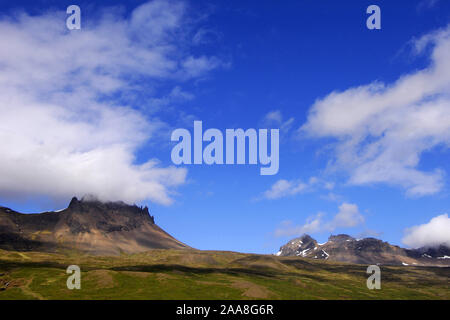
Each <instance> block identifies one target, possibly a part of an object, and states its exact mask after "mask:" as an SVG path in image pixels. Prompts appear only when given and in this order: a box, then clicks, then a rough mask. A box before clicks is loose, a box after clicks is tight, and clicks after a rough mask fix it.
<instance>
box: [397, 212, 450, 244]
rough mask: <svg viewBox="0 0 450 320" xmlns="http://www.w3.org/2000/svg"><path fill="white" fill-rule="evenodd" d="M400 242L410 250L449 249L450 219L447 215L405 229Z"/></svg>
mask: <svg viewBox="0 0 450 320" xmlns="http://www.w3.org/2000/svg"><path fill="white" fill-rule="evenodd" d="M402 242H403V243H404V244H406V245H407V246H409V247H411V248H419V247H436V246H439V245H441V244H444V245H446V246H448V247H450V218H449V217H448V214H442V215H440V216H437V217H434V218H432V219H431V220H430V221H429V222H428V223H425V224H421V225H418V226H414V227H411V228H408V229H406V231H405V236H404V238H403V239H402Z"/></svg>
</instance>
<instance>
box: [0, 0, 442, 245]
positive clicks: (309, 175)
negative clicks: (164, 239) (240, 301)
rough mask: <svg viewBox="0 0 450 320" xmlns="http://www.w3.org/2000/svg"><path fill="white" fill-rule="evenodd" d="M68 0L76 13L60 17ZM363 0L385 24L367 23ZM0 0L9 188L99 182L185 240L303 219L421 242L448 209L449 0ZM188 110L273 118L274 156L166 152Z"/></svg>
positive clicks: (253, 239)
mask: <svg viewBox="0 0 450 320" xmlns="http://www.w3.org/2000/svg"><path fill="white" fill-rule="evenodd" d="M70 4H77V5H79V6H80V8H81V12H82V28H81V30H77V31H70V32H68V31H67V30H64V28H65V17H66V16H67V15H66V14H65V13H64V11H65V8H66V7H67V6H68V5H70ZM371 4H377V5H379V6H380V8H381V17H382V22H381V23H382V29H381V30H368V29H367V28H366V19H367V17H368V15H367V14H366V13H365V11H366V8H367V7H368V6H369V5H371ZM136 8H138V9H136ZM0 11H1V15H0V21H1V23H0V41H3V42H4V44H2V47H3V49H2V50H1V52H0V68H2V71H1V72H2V73H3V75H4V78H2V79H0V84H6V85H7V86H8V90H6V89H4V90H3V91H0V98H1V96H2V95H3V99H2V100H1V101H0V103H2V104H3V108H4V109H3V110H2V112H7V111H8V117H9V118H7V119H9V120H10V121H8V123H10V124H14V126H11V127H8V126H7V125H6V124H3V127H2V126H1V125H0V129H3V133H4V134H3V135H0V138H1V139H3V145H4V148H3V150H2V153H3V159H0V160H1V161H0V163H3V169H4V171H2V175H1V176H2V177H3V178H1V177H0V180H3V181H0V203H1V204H2V205H4V206H10V207H12V208H14V209H16V210H18V211H21V210H22V211H25V212H36V211H44V210H56V209H60V208H61V206H64V205H66V204H67V203H68V202H69V201H70V197H71V195H78V196H82V195H83V193H85V192H86V193H99V194H100V195H99V196H100V197H103V198H104V197H108V196H111V197H112V199H113V200H117V199H124V200H125V201H128V202H136V203H139V204H147V205H149V207H150V211H151V212H152V214H154V215H155V218H156V222H157V223H158V224H159V225H160V226H161V227H163V228H164V229H165V230H166V231H168V232H169V233H171V234H172V235H174V236H175V237H176V238H178V239H179V240H181V241H183V242H185V243H187V244H189V245H190V246H192V247H195V248H199V249H217V250H233V251H241V252H256V253H273V252H276V251H277V250H278V248H279V247H280V246H281V245H282V244H284V243H285V242H286V241H287V240H289V239H290V238H293V237H295V236H297V235H300V234H301V233H303V232H308V233H310V234H311V235H312V236H313V237H315V238H316V239H318V240H319V242H324V241H325V240H326V239H327V238H328V236H329V235H330V233H333V234H336V233H349V234H351V235H354V236H376V237H379V238H381V239H383V240H385V241H389V242H391V243H394V244H398V245H410V246H415V245H419V244H427V241H428V240H427V239H429V238H427V232H428V233H430V230H434V229H432V227H430V226H432V223H431V222H432V219H433V218H436V217H441V218H439V219H442V221H443V222H444V223H447V224H446V226H448V218H447V220H445V219H444V217H443V215H444V214H445V213H447V212H448V211H449V206H450V197H449V189H448V183H449V180H448V173H449V172H450V165H449V162H448V159H449V155H450V152H449V149H448V146H449V143H450V121H449V119H448V115H449V114H450V112H449V111H450V107H449V106H450V104H449V102H450V100H449V96H450V89H449V88H450V82H449V81H448V79H449V78H450V68H448V63H447V62H446V61H450V52H449V50H448V49H449V48H450V45H449V43H450V41H449V38H450V37H449V36H448V34H449V31H448V30H450V29H448V25H449V23H450V3H448V2H447V1H443V0H441V1H431V0H428V1H426V0H420V1H419V0H418V1H382V0H377V1H362V0H360V1H331V0H323V1H320V2H318V1H283V2H279V1H240V2H237V1H235V2H232V3H228V2H225V1H216V2H211V1H191V2H188V1H171V2H161V1H159V2H158V1H157V2H150V4H149V5H146V4H145V1H128V2H120V1H101V2H100V1H97V2H95V1H89V2H85V1H79V2H77V3H73V2H72V1H70V2H69V1H21V0H18V1H15V2H14V3H13V4H12V3H5V2H4V1H3V2H2V3H1V4H0ZM105 14H108V15H109V18H105ZM140 17H141V18H142V19H141V18H140ZM161 17H162V18H161ZM47 23H48V24H47ZM59 23H60V24H61V26H60V25H59ZM60 27H61V28H60ZM53 28H54V29H53ZM74 32H75V33H74ZM28 36H29V37H30V38H28ZM8 37H9V38H8ZM79 43H81V44H80V45H78V44H79ZM119 47H120V48H119ZM41 48H44V49H45V50H41ZM124 48H125V49H126V50H125V49H124ZM58 52H62V54H61V55H59V54H58ZM146 52H151V53H152V56H151V57H150V56H147V55H146V54H145V53H146ZM64 53H67V56H69V58H67V57H66V56H64ZM11 56H14V57H16V58H13V57H11ZM447 58H448V59H447ZM66 59H67V60H66ZM2 62H3V64H2ZM71 63H73V65H74V67H73V68H69V67H67V64H71ZM11 79H12V80H11ZM399 79H402V80H399ZM97 84H99V85H98V87H97ZM21 90H26V91H21ZM23 92H27V94H28V92H29V97H27V99H26V100H25V98H22V97H21V94H20V93H23ZM332 92H335V93H334V94H332ZM15 94H17V97H19V96H20V97H21V98H20V99H23V101H22V100H20V99H19V98H17V99H16V96H15ZM330 94H331V95H330ZM17 101H19V102H17ZM14 103H17V107H16V108H14V106H13V104H14ZM49 105H52V106H54V108H53V107H50V106H49ZM123 106H125V107H124V108H123V109H121V108H120V107H123ZM29 108H30V109H29ZM355 119H356V120H355ZM194 120H201V121H203V126H204V128H205V129H206V128H218V129H220V130H222V131H223V132H224V131H225V129H228V128H243V129H247V128H255V129H259V128H281V134H280V169H279V172H278V174H277V175H273V176H261V175H260V174H259V166H254V165H253V166H252V165H228V166H225V165H224V166H219V165H213V166H207V165H198V166H195V165H190V166H181V167H173V164H172V162H171V158H170V153H171V148H172V147H173V146H174V144H173V143H171V142H170V134H171V131H172V130H173V129H175V128H179V127H181V128H186V129H189V130H191V131H192V127H193V121H194ZM30 123H33V124H32V125H30ZM36 123H37V124H36ZM35 126H36V127H35ZM18 128H20V129H21V130H22V131H21V132H20V134H19V133H18V132H17V134H16V132H15V131H14V130H19V129H18ZM28 128H31V129H29V130H28ZM8 130H9V131H8ZM23 131H24V132H23ZM0 132H2V131H1V130H0ZM5 132H6V133H8V132H9V133H11V132H12V136H8V135H7V134H6V133H5ZM8 137H9V138H8ZM19 138H20V139H19ZM15 139H17V140H15ZM11 141H13V142H11ZM16 149H17V150H16ZM11 150H12V151H11ZM36 153H38V154H39V155H42V157H41V156H39V157H37V156H36ZM0 157H2V156H0ZM35 157H36V158H35ZM86 159H91V160H92V162H89V161H87V160H86ZM111 159H119V160H114V161H111ZM150 159H157V160H154V161H153V160H152V162H151V163H150V164H148V161H149V160H150ZM80 163H82V164H80ZM86 163H88V164H86ZM89 163H93V164H92V165H90V164H89ZM144 163H147V164H148V165H150V167H151V169H148V168H147V167H145V166H144V167H139V165H142V164H144ZM135 165H137V167H136V166H135ZM124 177H125V178H124ZM105 190H106V191H105ZM434 221H435V222H436V221H437V220H434ZM439 221H441V220H439ZM446 221H447V222H446ZM418 225H424V226H423V228H418V229H416V231H411V230H409V231H405V229H406V228H410V227H413V226H418ZM440 226H441V229H442V228H443V227H442V226H443V224H440ZM438 227H439V226H438ZM447 231H448V229H447ZM405 232H406V234H407V235H409V238H408V239H409V240H407V241H406V242H407V243H406V244H405V243H402V239H403V238H404V236H405ZM414 232H416V233H414ZM422 233H425V240H423V236H422ZM431 233H436V232H431ZM442 233H450V232H446V231H445V229H444V231H443V232H442ZM428 237H431V236H428ZM442 237H444V238H439V239H437V240H436V239H433V240H432V241H431V240H429V241H431V242H433V241H441V242H445V241H449V240H448V238H445V237H446V236H445V235H443V236H442ZM447 237H448V236H447ZM411 239H413V240H411Z"/></svg>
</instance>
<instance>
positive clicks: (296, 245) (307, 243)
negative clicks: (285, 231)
mask: <svg viewBox="0 0 450 320" xmlns="http://www.w3.org/2000/svg"><path fill="white" fill-rule="evenodd" d="M317 246H318V244H317V241H316V240H314V239H313V238H311V237H310V236H309V235H307V234H304V235H302V236H301V237H299V238H295V239H293V240H291V241H289V242H288V243H287V244H285V245H284V246H282V247H281V248H280V251H279V252H278V254H277V255H282V256H290V255H295V256H305V255H306V253H307V252H309V251H311V250H313V249H314V248H316V247H317Z"/></svg>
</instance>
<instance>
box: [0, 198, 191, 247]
mask: <svg viewBox="0 0 450 320" xmlns="http://www.w3.org/2000/svg"><path fill="white" fill-rule="evenodd" d="M0 248H2V249H6V250H19V251H31V250H39V251H58V250H64V249H71V250H73V249H75V250H80V251H83V252H87V253H91V254H101V255H109V254H113V255H115V254H120V253H122V252H124V253H136V252H142V251H146V250H149V249H182V248H188V246H186V245H185V244H183V243H181V242H179V241H178V240H176V239H175V238H173V237H172V236H170V235H169V234H167V233H166V232H165V231H164V230H162V229H161V228H160V227H158V226H157V225H156V224H155V221H154V218H153V217H152V216H151V215H150V214H149V212H148V208H147V207H145V208H141V207H138V206H136V205H133V206H130V205H127V204H125V203H123V202H109V203H102V202H100V201H97V200H87V199H82V200H78V199H77V198H73V199H72V201H71V202H70V204H69V206H68V207H67V209H64V210H61V211H58V212H44V213H38V214H22V213H19V212H16V211H13V210H11V209H9V208H5V207H0Z"/></svg>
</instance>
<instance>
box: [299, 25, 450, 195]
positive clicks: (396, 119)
mask: <svg viewBox="0 0 450 320" xmlns="http://www.w3.org/2000/svg"><path fill="white" fill-rule="evenodd" d="M415 45H416V46H415V48H416V50H418V51H421V52H423V51H424V48H426V47H428V46H432V53H431V62H430V64H429V66H428V67H427V68H425V69H423V70H419V71H415V72H413V73H410V74H406V75H403V76H402V77H400V78H399V79H398V80H397V81H396V82H394V83H392V84H389V85H386V84H383V83H380V82H373V83H371V84H369V85H364V86H360V87H355V88H350V89H348V90H346V91H343V92H332V93H330V94H329V95H328V96H326V97H325V98H323V99H319V100H317V101H316V102H315V103H314V105H313V106H312V108H311V110H310V112H309V115H308V120H307V122H306V123H305V124H304V125H303V126H302V127H301V130H300V131H301V132H303V133H306V134H308V135H310V136H312V137H333V138H335V139H336V141H337V142H336V144H335V149H334V150H335V159H334V162H333V163H332V164H331V166H330V168H331V169H344V170H346V171H347V172H349V174H350V179H349V182H350V183H351V184H354V185H363V184H370V183H387V184H391V185H399V186H402V187H403V188H405V189H406V192H407V194H408V195H412V196H422V195H427V194H433V193H436V192H438V191H439V190H441V188H442V187H443V185H444V172H443V171H442V170H440V169H439V168H435V169H434V170H431V171H424V170H420V169H418V165H419V163H420V159H421V155H422V153H423V152H425V151H429V150H432V149H433V150H437V147H441V146H442V147H445V148H447V147H448V146H449V144H450V27H449V28H447V29H444V30H440V31H438V32H434V33H432V34H428V35H426V36H424V37H422V38H420V39H418V40H417V41H415Z"/></svg>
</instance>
